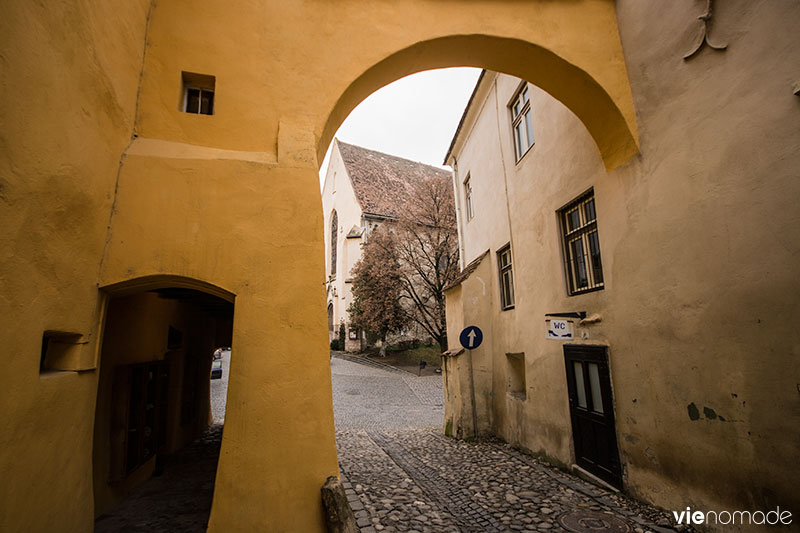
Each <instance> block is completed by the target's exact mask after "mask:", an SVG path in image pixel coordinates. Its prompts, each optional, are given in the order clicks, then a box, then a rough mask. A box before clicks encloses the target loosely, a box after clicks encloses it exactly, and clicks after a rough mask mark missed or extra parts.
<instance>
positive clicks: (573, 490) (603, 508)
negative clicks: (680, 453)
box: [331, 357, 671, 533]
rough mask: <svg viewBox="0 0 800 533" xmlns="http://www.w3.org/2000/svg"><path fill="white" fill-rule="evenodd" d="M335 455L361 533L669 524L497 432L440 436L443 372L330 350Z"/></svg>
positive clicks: (633, 528)
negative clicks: (359, 359)
mask: <svg viewBox="0 0 800 533" xmlns="http://www.w3.org/2000/svg"><path fill="white" fill-rule="evenodd" d="M331 371H332V374H333V391H334V392H333V399H334V413H335V420H336V430H337V433H336V440H337V443H338V447H339V464H340V468H341V471H342V475H343V478H344V480H345V488H346V492H347V494H348V499H349V500H350V502H351V506H352V508H353V510H354V512H355V514H356V518H357V520H358V525H359V527H360V528H361V532H362V533H372V532H375V531H383V532H387V533H389V532H395V531H409V532H422V533H428V532H431V533H434V532H459V531H460V532H464V533H472V532H476V533H477V532H496V531H523V532H525V531H527V532H541V531H548V530H549V531H596V532H599V531H613V532H626V531H627V532H631V533H634V532H635V533H644V532H647V531H671V529H668V526H669V520H668V516H667V515H666V513H664V512H661V511H659V510H657V509H654V508H651V507H649V506H646V505H642V504H640V503H638V502H635V501H633V500H630V499H628V498H626V497H624V496H622V495H619V494H615V493H610V492H607V491H605V490H601V489H599V488H597V487H595V486H594V485H592V484H589V483H586V482H584V481H583V480H581V479H579V478H576V477H574V476H572V475H570V474H567V473H564V472H562V471H560V470H558V469H555V468H553V467H551V466H549V465H545V464H542V463H540V462H538V461H537V460H535V459H534V458H532V457H530V456H528V455H525V454H523V453H521V452H519V451H517V450H515V449H514V448H512V447H510V446H508V445H506V444H504V443H502V442H500V441H494V440H489V441H481V442H478V443H468V442H465V441H458V440H455V439H450V438H446V437H443V436H441V435H440V433H441V427H442V416H443V409H442V398H443V393H442V384H441V382H442V380H441V376H430V377H423V378H418V377H416V376H413V375H412V374H409V373H407V372H400V371H391V370H385V369H378V368H372V367H367V366H362V365H360V364H357V363H354V362H351V361H346V360H341V359H338V358H335V357H334V358H333V359H332V360H331Z"/></svg>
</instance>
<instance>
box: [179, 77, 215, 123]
mask: <svg viewBox="0 0 800 533" xmlns="http://www.w3.org/2000/svg"><path fill="white" fill-rule="evenodd" d="M181 77H182V79H183V104H182V105H181V111H183V112H184V113H188V114H190V115H205V116H212V115H213V114H214V106H215V105H216V101H215V100H216V98H215V97H216V95H215V89H216V77H214V76H209V75H208V74H197V73H195V72H182V73H181ZM189 91H197V108H196V109H190V108H189ZM204 95H207V96H208V97H209V98H208V102H209V104H208V109H206V110H205V111H204V110H203V96H204Z"/></svg>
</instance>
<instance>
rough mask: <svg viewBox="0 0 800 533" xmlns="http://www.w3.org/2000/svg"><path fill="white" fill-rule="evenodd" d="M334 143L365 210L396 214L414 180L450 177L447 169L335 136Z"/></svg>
mask: <svg viewBox="0 0 800 533" xmlns="http://www.w3.org/2000/svg"><path fill="white" fill-rule="evenodd" d="M337 144H338V145H339V152H340V153H341V154H342V161H343V162H344V166H345V168H346V169H347V173H348V174H349V175H350V180H351V181H352V183H353V189H354V190H355V193H356V197H357V198H358V202H359V203H360V204H361V209H362V210H363V212H364V213H366V214H370V215H380V216H386V217H397V216H399V215H400V211H399V210H400V209H401V206H402V205H403V204H404V203H405V202H406V200H407V199H408V198H409V196H410V195H411V193H412V190H413V186H414V184H415V183H419V182H421V181H422V180H424V179H427V178H439V179H446V180H448V182H449V181H450V179H451V173H450V172H449V171H447V170H442V169H440V168H436V167H432V166H430V165H425V164H423V163H415V162H414V161H409V160H408V159H403V158H401V157H395V156H393V155H389V154H384V153H382V152H376V151H374V150H368V149H366V148H362V147H360V146H354V145H352V144H347V143H343V142H342V141H338V140H337Z"/></svg>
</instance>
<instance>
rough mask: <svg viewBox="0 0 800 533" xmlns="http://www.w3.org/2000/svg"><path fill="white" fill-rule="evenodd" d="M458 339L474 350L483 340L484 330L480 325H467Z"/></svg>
mask: <svg viewBox="0 0 800 533" xmlns="http://www.w3.org/2000/svg"><path fill="white" fill-rule="evenodd" d="M458 340H459V342H461V346H463V347H464V348H466V349H467V350H474V349H475V348H477V347H478V346H480V345H481V343H482V342H483V332H482V331H481V330H480V328H479V327H478V326H467V327H465V328H464V329H463V330H462V331H461V335H459V336H458Z"/></svg>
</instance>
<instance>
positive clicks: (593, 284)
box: [559, 191, 603, 296]
mask: <svg viewBox="0 0 800 533" xmlns="http://www.w3.org/2000/svg"><path fill="white" fill-rule="evenodd" d="M559 218H560V219H561V227H562V232H563V235H564V257H565V262H566V269H567V291H568V292H569V294H570V296H571V295H574V294H581V293H584V292H590V291H596V290H600V289H602V288H603V265H602V262H601V260H600V240H599V238H598V236H597V212H596V209H595V202H594V191H589V192H588V193H587V194H585V195H583V196H581V197H580V198H578V199H577V200H575V201H574V202H572V203H571V204H569V205H568V206H567V207H565V208H564V209H562V210H561V211H559Z"/></svg>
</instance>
